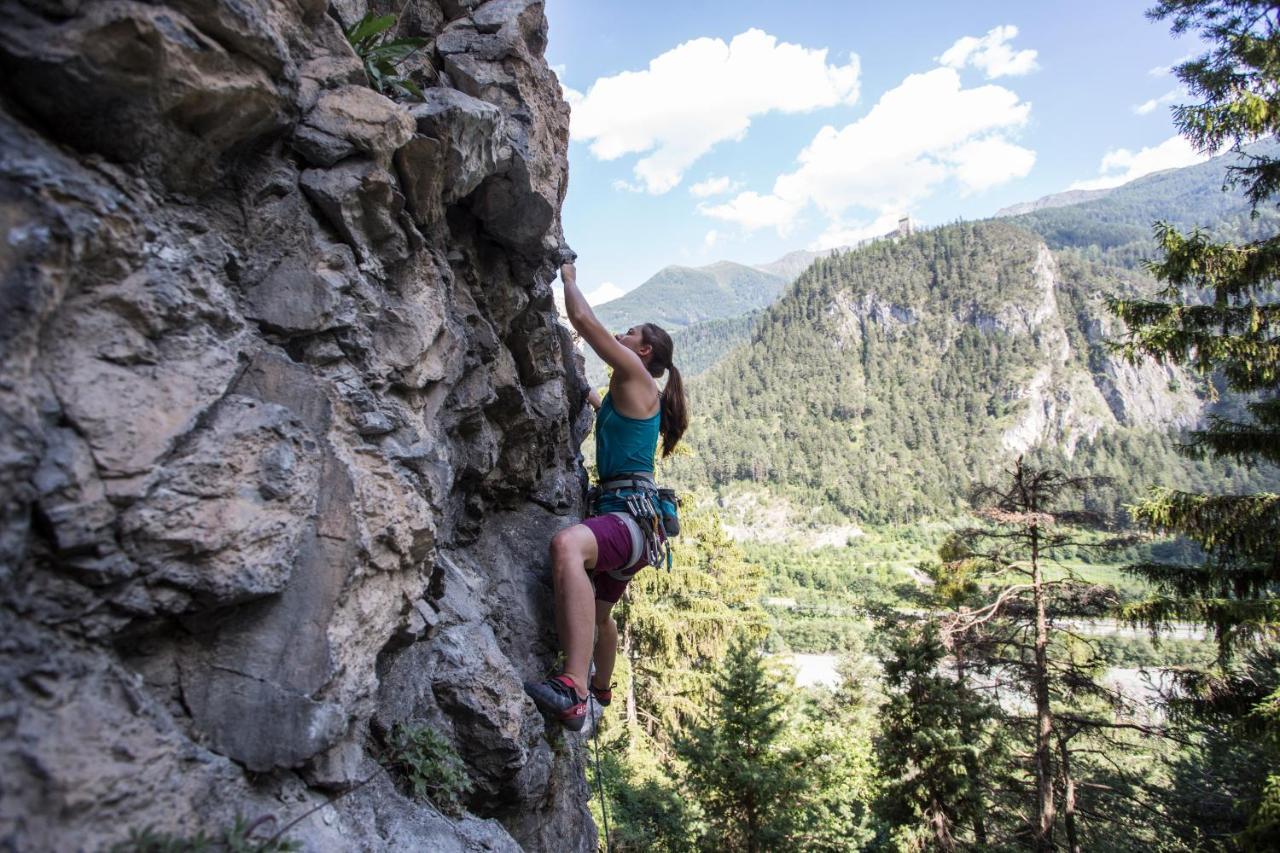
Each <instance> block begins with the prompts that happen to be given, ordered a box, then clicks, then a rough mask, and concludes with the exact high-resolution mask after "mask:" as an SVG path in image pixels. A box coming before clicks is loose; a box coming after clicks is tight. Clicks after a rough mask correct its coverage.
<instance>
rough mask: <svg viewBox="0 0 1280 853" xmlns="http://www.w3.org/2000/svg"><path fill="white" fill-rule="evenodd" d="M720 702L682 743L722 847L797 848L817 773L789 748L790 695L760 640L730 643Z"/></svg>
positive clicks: (752, 850) (751, 851) (717, 686)
mask: <svg viewBox="0 0 1280 853" xmlns="http://www.w3.org/2000/svg"><path fill="white" fill-rule="evenodd" d="M712 701H713V705H712V710H711V713H709V714H708V715H707V718H706V719H705V721H703V722H700V723H698V724H697V725H695V726H693V727H692V728H691V729H690V731H689V735H688V737H687V738H684V739H682V740H681V741H679V742H678V746H677V748H678V750H679V753H680V756H681V758H683V759H684V761H685V763H686V766H687V767H688V775H687V777H686V779H687V784H688V786H689V791H690V793H691V794H692V795H693V796H694V797H695V798H697V800H698V801H699V802H700V803H701V804H702V807H703V809H704V810H705V811H706V815H707V821H708V823H709V825H710V830H711V832H712V834H713V837H714V838H715V840H716V844H717V846H723V847H725V848H727V849H729V850H744V851H748V853H759V851H775V850H781V849H784V848H791V847H793V840H794V838H795V836H796V835H797V834H798V833H799V831H800V829H801V827H802V826H803V824H802V823H801V814H802V813H801V811H800V809H799V808H798V807H797V806H798V804H799V802H800V801H801V800H802V799H803V798H804V794H805V788H806V787H807V786H808V784H809V780H810V779H811V778H812V777H811V776H809V775H808V774H806V773H803V772H801V768H802V767H803V766H804V765H805V764H807V759H808V756H806V755H805V754H804V753H803V751H802V750H799V749H795V748H784V747H783V745H782V742H781V740H782V734H783V730H784V728H785V725H786V720H785V717H784V708H785V705H786V700H785V699H784V698H783V696H782V695H781V694H780V693H779V692H778V690H777V688H776V687H775V685H774V682H773V681H772V680H771V679H770V677H769V675H768V673H767V672H766V670H765V665H764V661H763V659H762V658H761V656H760V653H759V651H758V650H757V647H756V646H755V644H753V643H751V642H749V641H744V640H738V641H737V642H735V643H734V644H733V645H732V646H731V647H730V649H729V653H728V655H727V656H726V658H725V659H724V661H723V662H722V668H721V670H720V672H719V673H718V674H717V676H716V678H715V681H714V695H713V698H712Z"/></svg>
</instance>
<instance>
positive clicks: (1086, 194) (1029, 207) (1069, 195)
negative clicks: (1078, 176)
mask: <svg viewBox="0 0 1280 853" xmlns="http://www.w3.org/2000/svg"><path fill="white" fill-rule="evenodd" d="M1113 189H1115V187H1108V188H1106V189H1103V190H1067V191H1066V192H1060V193H1054V194H1053V195H1047V196H1044V197H1043V198H1038V199H1036V200H1035V201H1024V202H1021V203H1020V204H1011V205H1009V206H1008V207H1005V208H1001V209H1000V210H997V211H996V213H995V216H996V218H999V217H1003V216H1019V215H1021V214H1023V213H1032V212H1034V211H1037V210H1048V209H1049V208H1053V207H1069V206H1071V205H1073V204H1081V203H1083V202H1086V201H1093V200H1094V199H1099V198H1102V197H1103V196H1107V195H1110V194H1111V191H1112V190H1113Z"/></svg>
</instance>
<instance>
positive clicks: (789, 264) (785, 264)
mask: <svg viewBox="0 0 1280 853" xmlns="http://www.w3.org/2000/svg"><path fill="white" fill-rule="evenodd" d="M849 248H851V247H849V246H841V247H840V248H837V249H824V250H822V251H820V252H811V251H809V250H808V249H797V250H796V251H794V252H788V253H787V254H785V255H783V256H782V257H780V258H778V259H777V260H776V261H770V262H769V263H767V264H756V265H755V268H756V269H758V270H763V271H764V272H767V273H771V274H772V275H777V276H781V277H782V278H784V279H786V280H787V281H788V282H792V281H795V280H796V279H797V278H799V277H800V273H802V272H804V271H805V270H807V269H808V268H809V265H810V264H812V263H813V262H814V261H816V260H817V259H818V258H825V257H829V256H830V255H831V254H833V253H835V252H842V251H848V249H849Z"/></svg>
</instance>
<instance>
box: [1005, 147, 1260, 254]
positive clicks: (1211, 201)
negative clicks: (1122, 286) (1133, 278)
mask: <svg viewBox="0 0 1280 853" xmlns="http://www.w3.org/2000/svg"><path fill="white" fill-rule="evenodd" d="M1248 150H1249V151H1254V152H1262V151H1266V152H1270V153H1272V154H1273V155H1274V154H1275V153H1276V152H1278V151H1280V146H1278V145H1276V144H1274V143H1259V144H1258V145H1255V146H1252V147H1251V148H1249V149H1248ZM1236 162H1237V158H1236V157H1235V156H1234V155H1230V154H1226V155H1223V156H1221V157H1215V158H1213V159H1212V160H1209V161H1207V162H1205V163H1200V164H1198V165H1195V166H1188V167H1186V168H1184V169H1170V170H1168V171H1165V172H1158V173H1156V174H1154V175H1148V176H1146V177H1145V178H1139V179H1138V180H1136V181H1131V182H1130V183H1127V184H1124V185H1123V186H1120V187H1116V188H1115V189H1113V190H1111V191H1110V192H1109V193H1107V195H1106V196H1104V197H1102V198H1097V199H1093V200H1090V201H1084V202H1081V203H1077V204H1071V205H1069V206H1065V207H1052V208H1045V209H1041V210H1036V211H1033V212H1031V213H1025V214H1022V215H1019V216H1013V217H1010V218H1009V221H1011V222H1013V223H1014V224H1016V225H1020V226H1022V227H1023V228H1027V229H1028V230H1030V231H1034V232H1035V233H1037V234H1039V235H1040V236H1041V237H1043V238H1044V240H1045V242H1046V243H1048V245H1049V248H1051V249H1054V250H1058V249H1076V250H1080V251H1084V252H1086V253H1088V256H1089V257H1092V258H1095V259H1098V260H1102V261H1105V262H1107V263H1109V264H1114V265H1117V266H1124V267H1130V268H1136V267H1138V266H1140V264H1141V262H1142V261H1143V260H1145V259H1147V258H1151V257H1152V256H1154V255H1155V242H1154V241H1153V239H1152V224H1153V223H1154V222H1156V221H1157V220H1164V221H1167V222H1171V223H1172V224H1174V225H1176V226H1177V227H1179V228H1181V229H1190V228H1195V227H1205V228H1208V229H1209V230H1210V231H1211V233H1213V234H1214V235H1215V236H1216V237H1219V238H1222V239H1230V240H1241V241H1243V240H1253V239H1257V238H1258V237H1261V236H1263V235H1265V234H1273V233H1275V231H1276V230H1277V229H1280V215H1278V214H1277V212H1276V208H1275V206H1264V207H1261V208H1259V209H1258V216H1257V218H1254V217H1253V216H1252V214H1251V211H1250V209H1249V204H1248V202H1247V201H1246V200H1245V199H1244V197H1243V196H1242V195H1241V194H1240V193H1239V192H1223V191H1222V188H1223V185H1224V184H1225V183H1226V181H1227V177H1228V173H1227V169H1228V167H1229V166H1231V165H1233V164H1235V163H1236Z"/></svg>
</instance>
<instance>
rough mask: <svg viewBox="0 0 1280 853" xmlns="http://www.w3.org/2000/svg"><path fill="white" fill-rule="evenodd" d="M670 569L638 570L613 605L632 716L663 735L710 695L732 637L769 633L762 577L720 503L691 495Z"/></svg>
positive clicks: (622, 684) (620, 678)
mask: <svg viewBox="0 0 1280 853" xmlns="http://www.w3.org/2000/svg"><path fill="white" fill-rule="evenodd" d="M681 528H682V532H681V536H680V538H679V539H678V540H676V544H675V551H674V553H675V559H674V561H673V565H672V568H671V569H670V570H668V569H667V568H666V567H665V566H659V567H657V568H649V569H645V570H644V571H642V572H640V573H639V574H638V575H636V578H635V580H634V581H632V582H631V584H630V587H629V589H628V591H627V597H626V598H625V599H624V600H623V602H622V603H621V604H620V606H619V607H618V608H616V610H615V612H616V614H617V619H618V627H619V632H620V640H621V646H622V648H621V650H620V651H621V652H622V654H621V655H620V657H621V658H622V659H623V660H621V661H620V664H622V666H620V667H619V672H618V675H617V676H616V677H615V680H616V681H617V682H618V687H619V688H620V692H621V694H622V695H623V696H624V697H625V712H624V713H625V715H626V718H627V719H628V721H629V722H632V723H638V724H639V725H641V726H643V727H644V729H645V731H646V732H647V733H648V735H649V736H650V737H654V738H658V739H665V738H666V737H667V736H668V735H669V734H670V733H672V732H679V731H680V730H681V729H682V728H683V727H684V725H685V724H686V723H687V722H688V721H689V720H691V719H693V718H695V717H696V716H698V715H699V713H700V712H701V709H702V708H703V706H704V705H705V704H706V702H707V701H708V697H709V695H710V690H711V678H712V673H711V670H710V669H709V666H708V664H709V663H710V662H711V661H716V660H719V659H721V658H722V657H723V655H724V653H725V651H726V649H728V647H729V645H730V642H731V641H732V639H733V638H734V637H735V636H737V635H739V634H747V635H750V636H752V637H753V638H755V639H763V637H764V635H765V633H766V631H767V617H766V615H765V613H764V611H763V610H762V609H761V607H760V603H759V602H760V595H761V593H762V592H763V578H762V575H761V570H760V567H759V566H755V565H752V564H750V563H748V562H747V561H746V560H745V559H744V558H743V555H742V550H741V548H740V547H739V546H738V545H737V544H736V543H735V542H733V540H731V539H730V538H729V536H728V534H727V533H726V532H725V529H724V525H723V524H721V522H720V517H719V515H718V514H717V513H716V511H715V509H714V508H712V507H710V506H708V505H705V504H704V503H701V502H700V501H699V500H698V499H697V497H696V496H693V495H689V496H686V499H685V502H684V508H683V509H682V510H681Z"/></svg>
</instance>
